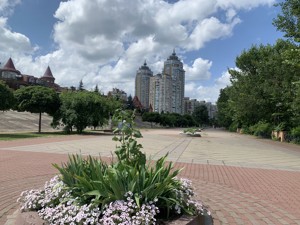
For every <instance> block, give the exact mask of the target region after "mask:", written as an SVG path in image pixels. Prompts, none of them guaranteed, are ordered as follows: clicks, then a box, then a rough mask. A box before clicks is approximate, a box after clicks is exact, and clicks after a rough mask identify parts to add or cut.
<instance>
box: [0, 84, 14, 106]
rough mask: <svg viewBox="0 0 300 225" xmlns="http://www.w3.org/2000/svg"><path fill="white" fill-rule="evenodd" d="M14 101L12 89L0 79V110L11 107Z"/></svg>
mask: <svg viewBox="0 0 300 225" xmlns="http://www.w3.org/2000/svg"><path fill="white" fill-rule="evenodd" d="M14 103H15V98H14V94H13V92H12V90H11V89H9V87H8V86H7V85H6V84H5V83H4V82H2V81H0V110H2V111H5V110H8V109H11V108H12V107H13V105H14Z"/></svg>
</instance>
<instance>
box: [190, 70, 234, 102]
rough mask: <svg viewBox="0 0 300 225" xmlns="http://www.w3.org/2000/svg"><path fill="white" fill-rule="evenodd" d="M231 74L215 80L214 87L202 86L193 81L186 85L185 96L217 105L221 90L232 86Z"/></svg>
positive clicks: (226, 72)
mask: <svg viewBox="0 0 300 225" xmlns="http://www.w3.org/2000/svg"><path fill="white" fill-rule="evenodd" d="M230 84H231V83H230V74H229V73H228V71H225V72H223V73H222V75H221V76H220V77H218V78H217V79H215V80H214V83H213V84H212V85H207V86H204V85H201V84H199V82H195V81H191V82H187V83H186V85H185V96H188V97H190V98H191V99H198V100H199V101H202V100H205V101H206V102H212V103H216V101H217V100H218V97H219V94H220V89H222V88H225V87H226V86H230Z"/></svg>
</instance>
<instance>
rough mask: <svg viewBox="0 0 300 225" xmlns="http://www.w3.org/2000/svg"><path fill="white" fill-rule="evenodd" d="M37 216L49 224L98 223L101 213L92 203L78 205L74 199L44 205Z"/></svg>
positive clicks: (97, 224)
mask: <svg viewBox="0 0 300 225" xmlns="http://www.w3.org/2000/svg"><path fill="white" fill-rule="evenodd" d="M38 214H39V216H40V217H41V218H42V219H44V220H45V221H47V222H49V223H50V225H64V224H69V225H76V224H83V225H88V224H90V225H92V224H96V225H100V223H99V222H98V220H99V217H100V215H101V211H100V209H99V208H97V207H95V206H94V205H93V204H92V203H91V204H89V205H82V206H79V205H77V204H76V203H75V201H74V200H69V201H68V202H65V203H62V204H59V205H57V206H56V207H45V208H42V209H41V210H39V211H38Z"/></svg>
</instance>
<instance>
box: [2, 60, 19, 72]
mask: <svg viewBox="0 0 300 225" xmlns="http://www.w3.org/2000/svg"><path fill="white" fill-rule="evenodd" d="M3 70H9V71H14V72H16V73H18V74H20V71H19V70H16V68H15V65H14V62H13V61H12V59H11V58H9V59H8V60H7V62H6V64H5V65H4V67H3Z"/></svg>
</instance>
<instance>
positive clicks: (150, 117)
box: [142, 112, 160, 127]
mask: <svg viewBox="0 0 300 225" xmlns="http://www.w3.org/2000/svg"><path fill="white" fill-rule="evenodd" d="M142 120H143V121H147V122H150V123H151V127H152V123H159V121H160V115H159V113H158V112H145V113H143V115H142Z"/></svg>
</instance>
